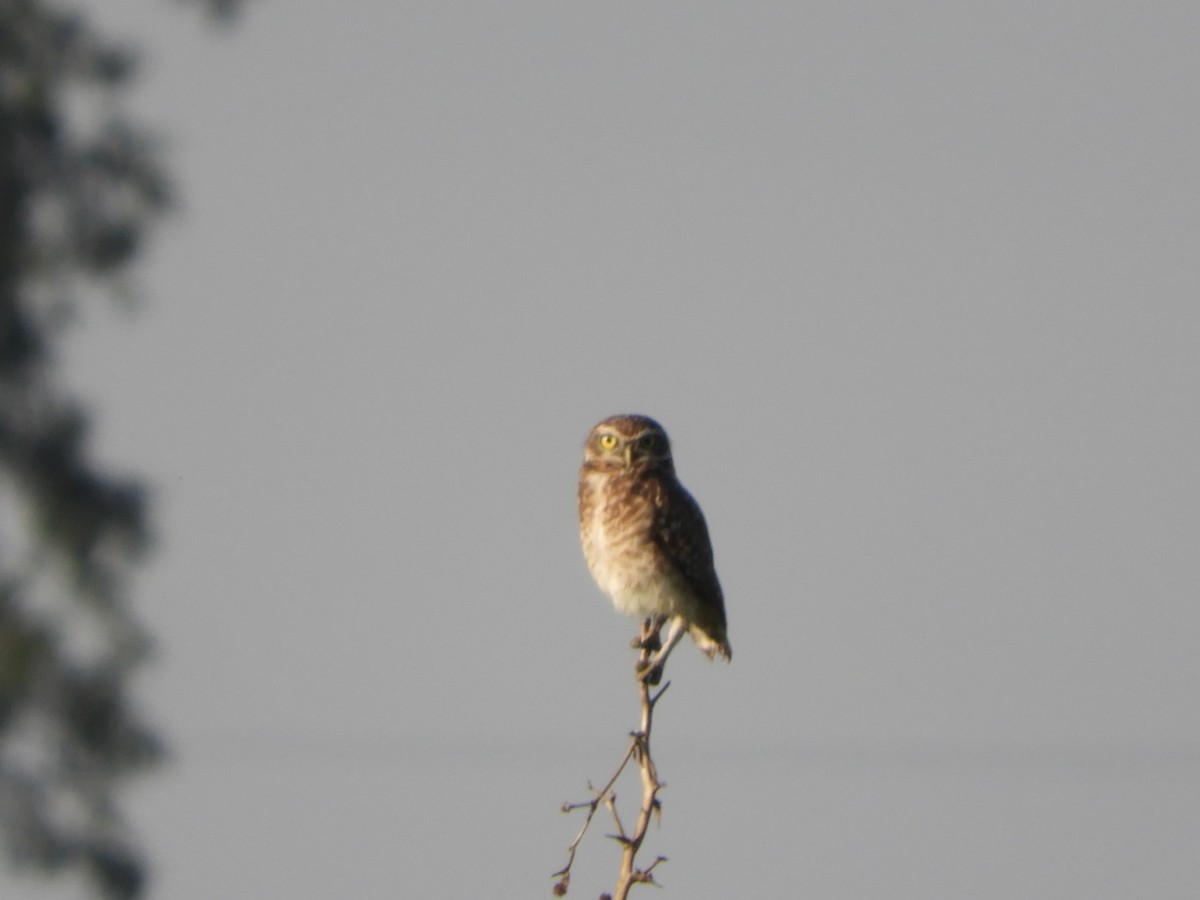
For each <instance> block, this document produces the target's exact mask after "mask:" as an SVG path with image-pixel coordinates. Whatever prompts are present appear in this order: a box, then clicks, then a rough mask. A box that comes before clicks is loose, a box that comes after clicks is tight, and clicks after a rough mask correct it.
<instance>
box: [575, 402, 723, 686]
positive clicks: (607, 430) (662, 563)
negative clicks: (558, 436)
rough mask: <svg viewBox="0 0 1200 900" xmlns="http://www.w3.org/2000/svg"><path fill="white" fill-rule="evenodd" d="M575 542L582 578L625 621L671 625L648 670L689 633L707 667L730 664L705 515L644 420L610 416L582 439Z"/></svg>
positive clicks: (657, 432) (660, 435)
mask: <svg viewBox="0 0 1200 900" xmlns="http://www.w3.org/2000/svg"><path fill="white" fill-rule="evenodd" d="M579 536H580V540H581V541H582V543H583V554H584V556H585V557H586V558H587V564H588V569H589V570H590V571H591V573H592V577H593V578H594V579H595V580H596V584H598V585H599V586H600V589H601V590H602V591H604V593H605V594H607V595H608V596H609V598H610V599H611V600H612V602H613V605H614V606H615V607H616V608H617V609H618V610H619V611H620V612H623V613H625V614H626V615H630V616H637V617H640V618H651V619H655V620H656V621H657V622H659V623H663V622H668V621H669V622H670V632H669V634H668V636H667V638H666V640H665V641H664V642H663V646H662V649H661V650H660V651H659V652H658V654H657V655H656V656H655V657H654V658H653V661H652V668H654V669H657V670H659V671H661V668H662V664H663V662H664V661H665V660H666V657H667V654H668V653H670V651H671V648H672V647H674V645H675V644H676V643H677V642H678V641H679V639H680V637H682V636H683V633H684V631H687V632H688V633H690V634H691V636H692V638H693V639H694V640H695V641H696V644H697V645H698V646H699V647H700V649H701V650H702V651H703V652H704V653H705V654H707V655H708V656H709V657H710V658H711V657H713V656H715V655H719V656H721V657H723V658H725V659H729V658H730V657H731V656H732V651H731V650H730V647H729V639H728V638H727V637H726V628H725V601H724V597H723V595H722V593H721V584H720V582H719V581H718V580H717V572H716V569H715V568H714V566H713V552H712V544H711V543H710V541H709V538H708V527H707V525H706V524H705V522H704V514H703V513H701V512H700V507H699V505H698V504H697V503H696V501H695V500H693V499H692V495H691V494H689V493H688V492H687V490H685V489H684V487H683V485H682V484H680V483H679V480H678V479H677V478H676V477H675V464H674V461H673V460H672V458H671V443H670V441H669V439H668V438H667V433H666V432H665V431H664V430H663V428H662V426H661V425H659V424H658V423H657V422H655V421H654V420H653V419H651V418H648V417H646V416H612V417H610V418H608V419H605V420H604V421H603V422H600V423H599V424H597V425H596V427H595V428H593V429H592V431H591V433H590V434H589V435H588V439H587V444H586V445H585V447H584V458H583V467H582V468H581V469H580V470H579Z"/></svg>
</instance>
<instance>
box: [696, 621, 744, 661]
mask: <svg viewBox="0 0 1200 900" xmlns="http://www.w3.org/2000/svg"><path fill="white" fill-rule="evenodd" d="M688 633H689V634H690V635H691V636H692V640H693V641H695V642H696V646H697V647H699V648H700V652H701V653H703V654H704V655H705V656H707V657H708V658H709V659H712V658H713V657H715V656H719V657H721V659H723V660H725V662H729V661H730V660H732V659H733V648H732V647H731V646H729V638H727V637H725V635H724V634H719V635H718V634H712V633H711V632H708V631H705V630H704V629H703V628H701V627H700V626H699V625H692V626H691V627H689V628H688Z"/></svg>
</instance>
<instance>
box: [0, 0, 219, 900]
mask: <svg viewBox="0 0 1200 900" xmlns="http://www.w3.org/2000/svg"><path fill="white" fill-rule="evenodd" d="M187 2H191V3H193V4H195V5H196V6H200V7H204V8H205V9H206V11H207V12H209V13H211V14H212V15H213V16H215V17H227V16H229V15H231V14H232V13H233V12H234V11H235V7H236V6H237V3H238V0H187ZM135 62H136V59H135V54H134V53H133V51H132V50H131V49H130V48H129V47H126V46H122V45H120V44H118V43H116V42H112V41H110V40H107V39H106V38H104V37H103V36H102V35H100V34H99V33H98V32H97V30H96V29H95V27H94V26H93V25H92V23H91V21H90V20H89V19H88V17H87V16H86V15H85V14H84V13H83V12H81V11H78V10H71V9H69V8H68V3H67V0H57V2H54V0H0V843H2V844H3V845H4V847H5V848H6V850H7V853H8V858H9V860H10V862H11V863H13V864H14V865H15V866H16V867H17V868H18V869H24V870H32V871H42V872H48V873H55V872H62V871H69V870H76V871H84V872H86V873H87V874H88V875H89V876H91V881H92V883H93V884H94V885H95V886H96V889H97V891H98V893H100V894H101V895H103V896H107V897H114V898H131V897H136V896H138V895H139V894H140V893H141V891H142V886H143V882H144V863H143V860H142V858H141V854H140V853H139V851H138V849H137V847H136V845H135V842H134V840H133V839H132V836H131V835H130V834H129V832H128V830H127V828H126V826H125V824H124V823H123V821H122V817H121V815H120V811H119V809H118V805H117V802H116V792H117V788H118V786H119V784H120V783H121V781H122V779H124V778H126V777H128V776H130V775H131V774H134V773H136V772H138V771H139V770H143V769H145V768H146V767H147V766H149V765H151V764H152V763H154V762H155V761H156V760H157V759H159V758H160V756H161V754H162V750H161V747H160V743H159V741H158V739H157V738H156V737H155V736H154V734H153V733H152V731H151V730H150V729H149V728H148V727H147V726H146V724H145V723H143V722H142V721H141V720H140V718H139V716H138V715H137V713H136V711H135V710H134V709H133V708H132V705H131V702H130V699H129V695H128V681H129V678H130V675H131V673H132V672H133V671H134V670H135V669H136V668H137V666H138V665H139V663H140V662H142V661H143V660H144V659H145V656H146V650H147V640H146V636H145V635H144V633H143V632H142V630H141V629H140V628H139V626H138V624H137V622H136V621H135V620H134V618H133V616H132V614H131V611H130V608H129V603H128V598H127V595H126V586H127V581H128V576H129V574H130V570H131V568H132V567H133V566H134V565H135V564H136V563H137V561H138V560H139V559H140V558H141V557H142V556H144V554H145V551H146V550H147V549H148V545H149V542H150V537H151V534H150V523H149V520H148V511H147V504H146V496H145V490H144V488H143V486H142V485H141V484H140V483H139V482H138V481H137V480H134V479H130V478H125V477H118V476H116V475H113V474H111V473H109V472H106V471H103V470H102V468H101V467H100V466H98V464H97V463H96V462H95V460H94V459H93V458H92V457H91V456H90V455H89V450H88V440H87V436H88V418H87V415H86V413H85V411H84V410H83V409H82V408H81V406H80V405H79V404H78V402H76V401H75V400H74V399H72V397H71V396H69V394H68V393H67V391H66V390H65V388H64V385H63V384H62V379H61V375H60V373H59V368H60V367H59V365H58V362H59V355H58V350H59V348H60V344H61V340H60V339H61V337H62V335H63V333H64V331H65V329H66V328H67V326H68V325H69V324H70V323H71V321H72V319H73V317H74V314H75V313H76V312H77V311H78V309H79V308H80V306H81V305H82V304H83V303H85V302H95V299H96V298H97V297H99V296H102V295H104V294H109V295H114V294H115V295H117V296H122V295H124V293H125V291H126V288H127V283H126V282H127V279H128V277H129V272H130V267H131V263H132V262H133V261H134V259H135V258H136V256H137V253H138V250H139V248H140V247H141V245H142V243H143V240H144V239H145V237H146V236H147V233H148V231H149V230H150V229H151V228H152V227H153V226H154V225H155V224H156V223H157V221H158V219H159V217H160V216H161V214H162V213H163V212H164V210H165V209H166V207H167V204H168V201H169V196H170V195H169V190H168V181H167V177H166V174H165V172H164V170H163V167H162V164H161V161H160V156H161V154H160V152H159V148H158V147H157V145H156V142H155V141H154V140H153V139H152V137H151V136H150V134H149V133H148V132H147V131H146V130H145V129H143V128H141V127H139V126H138V125H137V124H136V123H135V122H133V121H131V119H130V117H129V116H128V114H127V113H126V112H125V111H124V110H123V109H122V108H121V104H120V101H121V99H122V96H123V91H124V90H125V88H127V87H128V86H129V84H130V82H131V78H132V77H133V75H134V73H135Z"/></svg>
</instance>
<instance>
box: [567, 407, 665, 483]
mask: <svg viewBox="0 0 1200 900" xmlns="http://www.w3.org/2000/svg"><path fill="white" fill-rule="evenodd" d="M583 462H584V465H585V466H588V467H591V468H595V469H604V470H606V471H614V470H618V469H638V468H658V469H665V470H667V471H672V470H673V469H674V465H673V463H672V462H671V441H670V440H669V439H668V438H667V433H666V432H665V431H664V430H663V427H662V426H661V425H659V424H658V423H657V422H655V421H654V420H653V419H651V418H650V417H649V416H610V417H609V418H607V419H605V420H604V421H603V422H600V423H598V424H597V425H596V427H595V428H593V429H592V431H591V434H589V435H588V439H587V444H586V445H585V446H584V451H583Z"/></svg>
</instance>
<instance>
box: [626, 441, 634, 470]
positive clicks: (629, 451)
mask: <svg viewBox="0 0 1200 900" xmlns="http://www.w3.org/2000/svg"><path fill="white" fill-rule="evenodd" d="M632 465H633V444H626V445H625V467H626V468H629V467H630V466H632Z"/></svg>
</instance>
